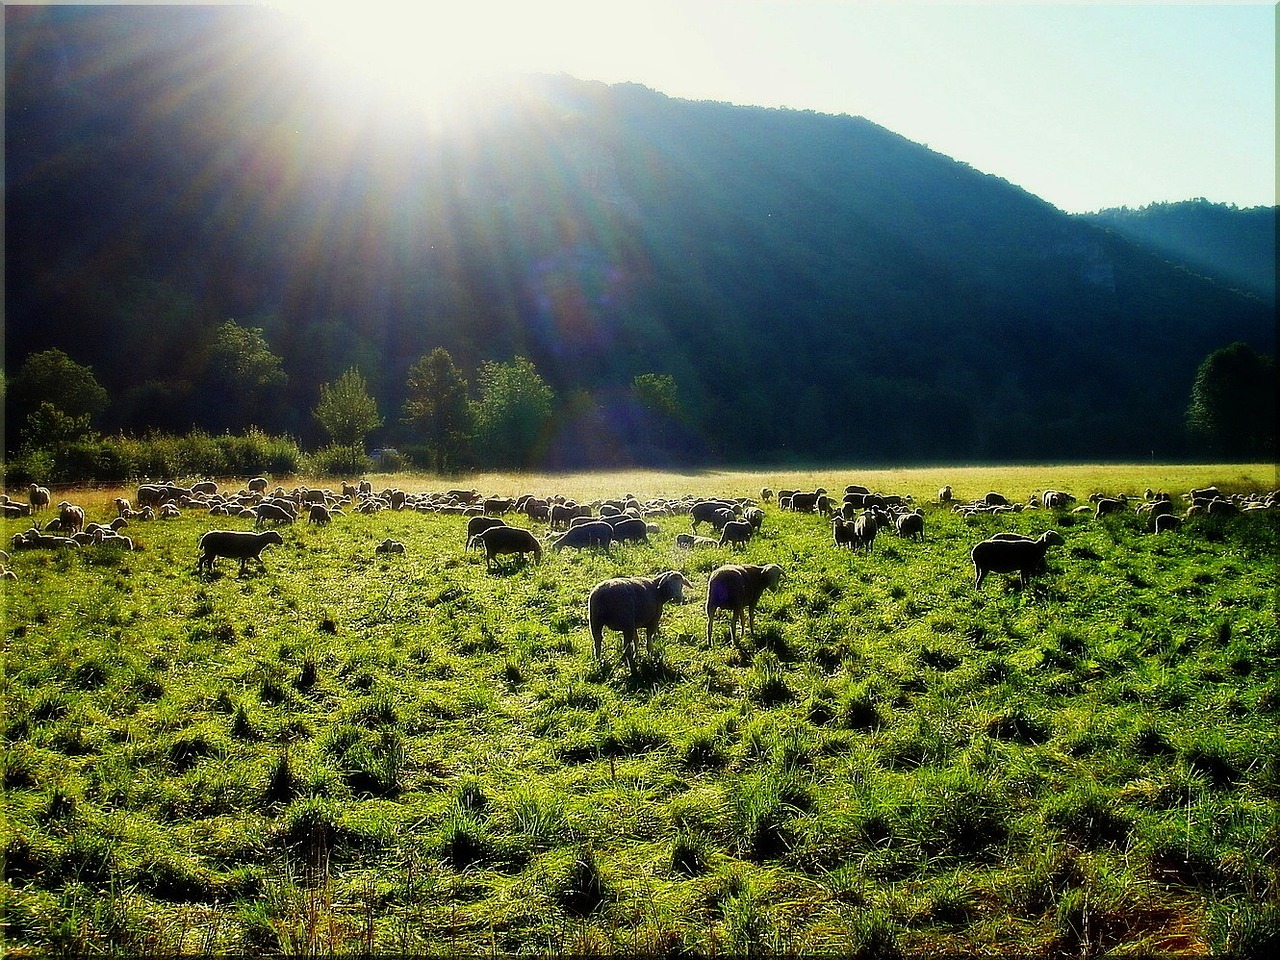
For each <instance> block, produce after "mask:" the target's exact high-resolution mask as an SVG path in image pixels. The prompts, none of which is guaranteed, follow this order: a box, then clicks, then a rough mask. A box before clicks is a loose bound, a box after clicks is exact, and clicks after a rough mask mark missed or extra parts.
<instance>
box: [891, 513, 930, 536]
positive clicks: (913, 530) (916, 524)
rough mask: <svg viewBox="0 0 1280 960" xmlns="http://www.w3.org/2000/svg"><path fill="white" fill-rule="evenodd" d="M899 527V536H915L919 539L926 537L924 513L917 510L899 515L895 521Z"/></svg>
mask: <svg viewBox="0 0 1280 960" xmlns="http://www.w3.org/2000/svg"><path fill="white" fill-rule="evenodd" d="M895 522H896V525H897V528H898V536H900V537H903V538H906V537H915V538H916V539H918V540H923V539H924V513H923V512H922V511H920V510H915V511H913V512H911V513H904V514H900V515H899V516H898V519H897V520H896V521H895Z"/></svg>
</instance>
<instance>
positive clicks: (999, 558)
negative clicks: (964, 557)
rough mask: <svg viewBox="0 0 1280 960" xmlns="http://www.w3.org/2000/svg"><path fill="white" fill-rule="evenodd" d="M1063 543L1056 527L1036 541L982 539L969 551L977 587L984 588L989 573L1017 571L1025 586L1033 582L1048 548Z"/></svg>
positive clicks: (1023, 539) (975, 586)
mask: <svg viewBox="0 0 1280 960" xmlns="http://www.w3.org/2000/svg"><path fill="white" fill-rule="evenodd" d="M1064 542H1065V541H1064V540H1063V539H1062V537H1061V536H1060V535H1059V534H1058V533H1056V532H1055V531H1053V530H1046V531H1045V532H1044V533H1042V534H1040V536H1039V537H1037V538H1036V539H1035V540H1027V539H1025V538H1019V539H1016V540H1014V539H1005V538H999V539H997V538H996V537H993V538H991V539H990V540H983V541H982V542H981V543H979V544H977V545H976V546H975V547H974V548H973V550H972V552H971V553H970V558H971V559H972V560H973V569H974V573H975V580H974V584H973V585H974V588H975V589H979V588H981V587H982V581H983V580H984V579H986V576H987V574H988V573H993V572H994V573H1013V572H1014V571H1015V570H1016V571H1017V572H1018V574H1019V575H1020V579H1021V582H1022V585H1023V586H1024V587H1025V586H1026V585H1027V584H1028V583H1030V582H1031V575H1032V574H1033V573H1035V572H1036V571H1037V570H1039V569H1040V567H1041V566H1042V565H1043V563H1044V558H1045V554H1046V553H1047V552H1048V550H1049V547H1051V546H1055V545H1056V546H1061V545H1062V544H1063V543H1064Z"/></svg>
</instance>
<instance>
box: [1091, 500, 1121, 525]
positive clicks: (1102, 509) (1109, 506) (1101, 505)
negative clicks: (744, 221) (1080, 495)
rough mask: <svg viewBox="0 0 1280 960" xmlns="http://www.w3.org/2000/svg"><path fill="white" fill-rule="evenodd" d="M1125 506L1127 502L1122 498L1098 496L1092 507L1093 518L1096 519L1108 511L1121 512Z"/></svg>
mask: <svg viewBox="0 0 1280 960" xmlns="http://www.w3.org/2000/svg"><path fill="white" fill-rule="evenodd" d="M1127 508H1128V504H1126V503H1125V502H1124V501H1123V500H1118V499H1115V498H1113V497H1099V498H1098V500H1097V503H1096V504H1095V507H1094V514H1093V518H1094V519H1095V520H1097V519H1099V518H1101V517H1105V516H1106V515H1107V514H1109V513H1123V512H1124V511H1125V510H1126V509H1127Z"/></svg>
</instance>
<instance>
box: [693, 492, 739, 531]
mask: <svg viewBox="0 0 1280 960" xmlns="http://www.w3.org/2000/svg"><path fill="white" fill-rule="evenodd" d="M689 515H690V517H692V519H693V532H694V533H697V532H698V524H700V523H709V524H711V526H712V527H714V528H715V529H717V530H721V529H723V528H724V525H725V524H726V523H728V522H729V521H730V520H732V519H734V518H735V517H736V516H737V514H736V513H735V512H734V509H733V504H731V503H730V502H729V501H727V500H699V501H698V502H697V503H695V504H694V505H693V506H692V507H690V508H689Z"/></svg>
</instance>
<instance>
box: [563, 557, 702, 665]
mask: <svg viewBox="0 0 1280 960" xmlns="http://www.w3.org/2000/svg"><path fill="white" fill-rule="evenodd" d="M685 587H689V588H692V587H693V584H692V583H690V582H689V581H688V579H686V578H685V576H684V574H682V573H680V572H679V571H678V570H667V571H664V572H663V573H659V574H657V575H656V576H652V577H614V578H613V579H610V580H602V581H600V582H599V583H597V584H596V585H595V586H594V587H592V588H591V593H590V594H589V595H588V597H587V620H588V622H589V624H590V628H591V643H592V647H593V649H594V650H595V655H596V660H597V661H599V660H601V659H602V658H603V646H604V631H605V628H606V627H607V628H608V629H610V630H617V631H619V632H620V633H621V634H622V657H623V659H624V660H626V662H627V666H628V667H629V668H630V669H631V672H632V673H633V674H634V673H635V672H636V635H637V632H638V631H639V630H640V629H641V628H642V627H643V628H644V631H645V641H644V647H645V653H646V654H649V653H651V652H652V645H653V637H654V635H655V634H656V633H657V632H658V623H659V621H660V620H661V619H662V605H663V604H664V603H667V602H668V601H675V602H676V603H683V602H684V589H685Z"/></svg>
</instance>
